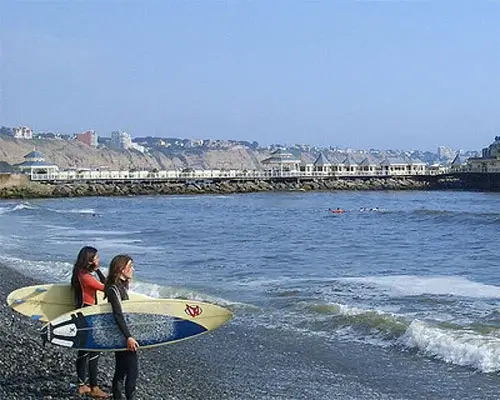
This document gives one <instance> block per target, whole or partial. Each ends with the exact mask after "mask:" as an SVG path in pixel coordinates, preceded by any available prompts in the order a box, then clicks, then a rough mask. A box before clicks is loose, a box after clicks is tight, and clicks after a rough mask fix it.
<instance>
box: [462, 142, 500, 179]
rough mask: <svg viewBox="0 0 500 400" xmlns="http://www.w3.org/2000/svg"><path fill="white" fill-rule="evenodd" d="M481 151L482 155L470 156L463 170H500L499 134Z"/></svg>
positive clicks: (483, 171)
mask: <svg viewBox="0 0 500 400" xmlns="http://www.w3.org/2000/svg"><path fill="white" fill-rule="evenodd" d="M482 153H483V154H482V157H470V158H469V159H468V160H467V167H466V169H465V170H466V171H467V172H481V173H490V172H495V173H498V172H500V136H495V141H494V142H493V143H492V144H490V145H489V146H488V147H486V148H484V149H483V152H482Z"/></svg>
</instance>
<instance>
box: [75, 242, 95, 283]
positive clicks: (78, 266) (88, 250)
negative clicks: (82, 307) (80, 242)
mask: <svg viewBox="0 0 500 400" xmlns="http://www.w3.org/2000/svg"><path fill="white" fill-rule="evenodd" d="M96 255H97V249H96V248H95V247H91V246H85V247H82V249H81V250H80V252H79V253H78V256H77V257H76V261H75V264H74V265H73V273H72V275H71V286H73V288H74V289H78V287H79V285H80V283H79V282H78V273H79V272H80V271H93V270H94V268H95V264H94V259H95V256H96Z"/></svg>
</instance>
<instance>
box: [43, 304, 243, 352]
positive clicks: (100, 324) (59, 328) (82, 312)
mask: <svg viewBox="0 0 500 400" xmlns="http://www.w3.org/2000/svg"><path fill="white" fill-rule="evenodd" d="M122 309H123V315H124V318H125V321H126V323H127V326H128V328H129V330H130V333H131V335H132V336H133V337H134V339H135V340H137V342H138V343H139V346H140V347H141V348H149V347H155V346H160V345H166V344H172V343H176V342H179V341H181V340H186V339H190V338H193V337H196V336H198V335H201V334H203V333H206V332H209V331H212V330H214V329H216V328H218V327H219V326H221V325H223V324H224V323H226V322H227V321H228V320H230V319H231V318H232V316H233V315H232V313H231V312H230V311H229V310H226V309H225V308H223V307H220V306H217V305H214V304H209V303H204V302H199V301H192V300H177V299H155V300H149V301H132V300H127V301H123V302H122ZM41 336H42V339H43V340H44V341H45V342H49V343H52V344H55V345H58V346H62V347H68V348H72V349H78V350H88V351H122V350H126V349H127V343H126V339H125V337H124V336H123V334H122V333H121V331H120V329H119V328H118V325H117V324H116V322H115V319H114V316H113V313H112V309H111V305H110V304H100V305H96V306H92V307H85V308H81V309H79V310H75V311H73V312H69V313H66V314H64V315H61V316H59V317H57V318H55V319H54V320H52V321H50V322H49V323H48V324H46V325H45V326H44V327H42V329H41Z"/></svg>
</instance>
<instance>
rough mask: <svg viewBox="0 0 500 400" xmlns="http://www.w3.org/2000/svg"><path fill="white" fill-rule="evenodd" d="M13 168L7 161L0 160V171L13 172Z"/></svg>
mask: <svg viewBox="0 0 500 400" xmlns="http://www.w3.org/2000/svg"><path fill="white" fill-rule="evenodd" d="M14 171H15V168H14V167H13V166H12V165H10V164H9V163H6V162H5V161H0V172H14Z"/></svg>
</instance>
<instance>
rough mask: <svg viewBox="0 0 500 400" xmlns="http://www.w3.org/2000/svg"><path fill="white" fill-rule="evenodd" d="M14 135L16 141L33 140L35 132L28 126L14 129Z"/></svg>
mask: <svg viewBox="0 0 500 400" xmlns="http://www.w3.org/2000/svg"><path fill="white" fill-rule="evenodd" d="M12 134H13V136H14V137H15V138H16V139H33V130H32V129H31V128H29V127H27V126H18V127H17V128H12Z"/></svg>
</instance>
